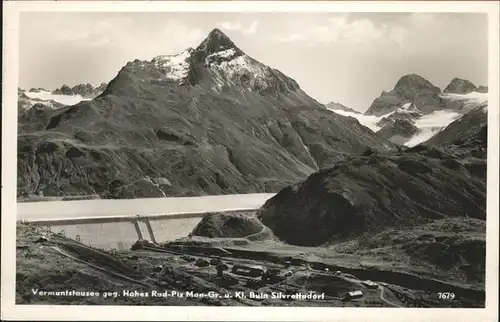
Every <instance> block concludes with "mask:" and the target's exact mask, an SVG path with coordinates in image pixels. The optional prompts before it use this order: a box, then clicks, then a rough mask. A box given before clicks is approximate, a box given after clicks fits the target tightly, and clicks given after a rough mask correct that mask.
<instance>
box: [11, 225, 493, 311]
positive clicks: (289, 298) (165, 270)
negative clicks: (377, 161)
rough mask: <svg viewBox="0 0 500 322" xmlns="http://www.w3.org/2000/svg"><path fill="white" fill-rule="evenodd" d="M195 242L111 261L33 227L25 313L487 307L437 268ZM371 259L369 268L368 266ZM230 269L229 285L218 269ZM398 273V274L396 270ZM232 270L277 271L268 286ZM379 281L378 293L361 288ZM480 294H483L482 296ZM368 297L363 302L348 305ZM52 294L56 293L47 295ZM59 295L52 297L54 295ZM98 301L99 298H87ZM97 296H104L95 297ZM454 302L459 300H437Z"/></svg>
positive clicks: (20, 279)
mask: <svg viewBox="0 0 500 322" xmlns="http://www.w3.org/2000/svg"><path fill="white" fill-rule="evenodd" d="M265 237H266V232H265V231H262V232H260V233H257V234H253V235H252V236H251V237H250V238H234V239H212V238H201V237H200V238H189V239H185V240H180V241H176V242H172V243H168V244H165V245H151V244H137V245H139V246H140V247H135V248H133V249H136V250H130V251H121V252H105V251H102V250H98V249H95V248H92V247H89V246H86V245H83V244H81V243H78V242H76V241H74V240H72V239H68V238H66V237H64V236H61V235H58V234H54V233H52V232H49V231H44V230H43V228H41V227H39V226H37V225H34V224H27V223H19V224H18V226H17V260H16V265H17V274H16V302H17V303H18V304H76V305H78V304H94V305H176V306H178V305H190V306H191V305H216V306H331V307H484V296H485V295H484V286H483V287H481V286H480V285H481V283H476V285H456V284H454V283H453V282H452V281H448V282H445V281H444V280H446V279H448V280H449V279H453V276H446V274H443V273H442V272H440V271H437V270H434V271H432V270H431V269H430V268H429V267H423V266H422V267H420V268H417V269H415V268H413V267H408V266H406V267H405V266H404V265H403V261H400V263H399V264H395V262H394V261H393V262H392V263H391V262H389V261H387V260H385V259H384V258H381V257H380V258H378V259H377V257H376V256H374V254H375V255H376V252H375V253H372V254H371V255H372V256H367V255H360V254H356V253H355V252H351V254H348V253H338V252H333V251H332V250H329V249H328V248H304V247H297V246H290V245H284V244H282V243H280V242H278V241H275V240H272V239H266V238H265ZM369 258H371V260H370V261H369V260H368V259H369ZM220 261H221V262H222V263H224V264H226V265H227V270H226V271H224V272H223V274H222V276H220V275H219V274H218V273H217V269H216V268H215V267H216V262H219V263H220ZM388 263H390V264H388ZM234 265H244V266H248V267H250V266H255V265H258V266H260V267H264V268H267V269H270V268H274V269H277V270H278V271H279V272H280V273H279V274H278V275H276V276H277V277H276V276H275V277H273V278H271V279H268V280H264V281H262V280H261V279H260V278H252V277H245V276H242V275H241V274H236V273H233V271H232V270H231V268H232V267H234ZM368 279H370V280H373V281H375V282H376V283H377V285H375V286H367V285H365V284H363V281H364V280H368ZM478 285H479V286H478ZM356 290H360V291H362V292H363V296H362V297H360V298H358V299H350V300H349V299H345V298H344V296H345V295H346V294H347V293H348V292H351V291H356ZM44 292H49V293H44ZM50 292H53V293H50ZM85 292H94V294H84V293H85ZM97 292H98V293H99V294H96V293H97ZM443 292H450V293H453V294H454V299H453V300H450V299H448V300H446V299H439V298H438V296H439V295H438V294H439V293H443Z"/></svg>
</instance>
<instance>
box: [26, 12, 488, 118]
mask: <svg viewBox="0 0 500 322" xmlns="http://www.w3.org/2000/svg"><path fill="white" fill-rule="evenodd" d="M214 28H219V29H220V30H222V31H223V32H224V33H225V34H226V35H227V36H228V37H229V38H231V39H232V40H233V42H234V43H235V44H236V45H237V46H238V47H239V48H240V49H241V50H243V51H244V52H245V53H246V54H247V55H249V56H251V57H253V58H255V59H257V60H258V61H260V62H262V63H264V64H266V65H269V66H270V67H272V68H276V69H278V70H280V71H282V72H283V73H285V74H286V75H288V76H289V77H292V78H293V79H295V80H296V81H297V82H298V84H299V85H300V87H301V88H302V89H303V90H304V91H305V92H306V93H308V94H309V95H310V96H312V97H314V98H315V99H317V100H318V101H320V102H321V103H328V102H330V101H335V102H338V103H341V104H344V105H346V106H348V107H350V108H353V109H355V110H358V111H362V112H364V111H366V110H367V109H368V107H369V106H370V104H371V103H372V101H373V100H374V99H375V98H376V97H378V96H379V95H380V94H381V92H382V91H390V90H391V89H392V88H393V87H394V85H395V84H396V82H397V81H398V79H399V78H400V77H402V76H404V75H406V74H418V75H420V76H422V77H424V78H426V79H428V80H429V81H430V82H432V83H433V84H434V85H436V86H438V87H440V88H441V89H444V88H445V87H446V85H447V84H448V83H449V82H450V81H451V80H452V79H453V78H454V77H459V78H464V79H468V80H470V81H472V82H473V83H474V84H476V85H487V79H488V57H487V56H488V55H487V53H488V35H487V33H488V21H487V16H486V14H481V13H251V12H248V13H213V12H212V13H201V12H200V13H187V12H185V13H172V12H170V13H169V12H154V13H144V12H22V13H21V15H20V29H19V87H21V88H24V89H29V88H32V87H43V88H46V89H55V88H58V87H60V86H61V85H63V84H67V85H70V86H73V85H76V84H80V83H86V82H89V83H91V84H94V85H97V84H100V83H101V82H109V81H110V80H111V79H113V78H114V77H115V76H116V74H117V73H118V71H119V70H120V68H121V67H123V66H124V65H125V64H126V63H127V62H128V61H132V60H134V59H141V60H151V59H152V58H153V57H155V56H157V55H166V54H175V53H178V52H181V51H183V50H184V49H186V48H188V47H193V48H195V47H196V46H198V44H199V43H200V42H201V41H202V40H203V39H204V38H205V37H206V36H207V35H208V33H209V32H210V31H211V30H213V29H214Z"/></svg>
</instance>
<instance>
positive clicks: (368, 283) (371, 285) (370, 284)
mask: <svg viewBox="0 0 500 322" xmlns="http://www.w3.org/2000/svg"><path fill="white" fill-rule="evenodd" d="M361 284H363V285H364V286H366V287H368V288H370V289H376V288H378V284H377V283H375V282H372V281H370V280H366V281H363V282H362V283H361Z"/></svg>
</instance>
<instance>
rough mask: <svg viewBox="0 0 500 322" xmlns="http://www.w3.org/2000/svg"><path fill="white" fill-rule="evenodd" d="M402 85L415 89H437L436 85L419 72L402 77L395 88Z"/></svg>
mask: <svg viewBox="0 0 500 322" xmlns="http://www.w3.org/2000/svg"><path fill="white" fill-rule="evenodd" d="M401 87H406V88H414V89H422V88H432V89H436V86H434V85H433V84H432V83H431V82H429V81H428V80H427V79H425V78H423V77H422V76H420V75H417V74H408V75H405V76H403V77H401V78H400V79H399V80H398V82H397V83H396V86H395V87H394V89H397V88H401Z"/></svg>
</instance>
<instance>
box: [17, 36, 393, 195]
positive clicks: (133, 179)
mask: <svg viewBox="0 0 500 322" xmlns="http://www.w3.org/2000/svg"><path fill="white" fill-rule="evenodd" d="M19 130H20V131H19V136H18V161H19V162H18V197H20V198H31V197H37V198H39V197H43V196H45V197H51V196H67V195H70V196H73V195H81V196H84V195H99V196H101V197H102V198H138V197H163V196H185V195H204V194H227V193H250V192H274V191H277V190H279V189H280V188H282V187H284V186H286V185H288V184H291V183H293V182H296V181H297V180H300V179H304V178H306V177H307V176H308V175H309V174H311V173H313V172H315V171H317V170H318V169H321V168H324V167H328V166H331V165H332V164H333V163H334V162H336V161H339V160H342V159H344V158H346V157H347V156H348V155H350V154H351V153H361V152H362V151H364V149H365V148H366V147H367V146H370V147H374V148H377V149H379V150H381V151H386V150H390V149H393V148H394V145H393V144H391V143H390V142H388V141H385V140H383V139H380V138H379V137H377V136H376V135H375V134H374V133H373V132H372V131H371V130H369V129H368V128H366V127H364V126H362V125H361V124H360V123H359V122H358V121H357V120H356V119H353V118H349V117H344V116H341V115H339V114H336V113H333V112H331V111H330V110H328V109H327V108H325V107H324V106H323V105H321V104H319V103H318V102H316V101H315V100H314V99H313V98H311V97H310V96H308V95H307V94H306V93H305V92H303V91H302V90H301V89H300V87H299V85H298V84H297V83H296V82H295V81H294V80H293V79H291V78H289V77H287V76H286V75H284V74H283V73H281V72H280V71H278V70H275V69H272V68H270V67H268V66H266V65H264V64H262V63H260V62H258V61H256V60H254V59H252V58H251V57H249V56H248V55H246V54H245V53H244V52H243V51H242V50H241V49H239V48H238V47H237V46H236V45H235V44H234V43H233V42H232V41H231V40H230V39H229V38H228V37H227V36H226V35H224V34H223V33H222V32H221V31H219V30H214V31H213V32H211V33H210V34H209V36H208V37H207V38H206V39H205V40H204V41H203V42H202V43H201V44H200V45H199V46H198V47H197V48H196V49H192V48H189V49H187V50H186V51H184V52H182V53H180V54H178V55H173V56H158V57H156V58H154V59H153V60H151V61H139V60H135V61H132V62H129V63H128V64H127V65H126V66H124V67H123V68H122V69H121V70H120V72H119V73H118V75H117V76H116V78H115V79H113V80H112V81H111V82H110V83H109V84H108V86H107V88H106V90H105V91H104V92H103V93H102V94H101V95H99V96H98V97H96V98H94V99H93V100H90V101H83V102H80V103H78V104H76V105H74V106H69V107H65V108H62V109H59V110H57V112H56V113H54V112H53V111H49V110H41V109H40V110H36V111H33V112H30V113H29V115H28V116H27V117H26V118H22V119H21V120H20V126H19Z"/></svg>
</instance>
